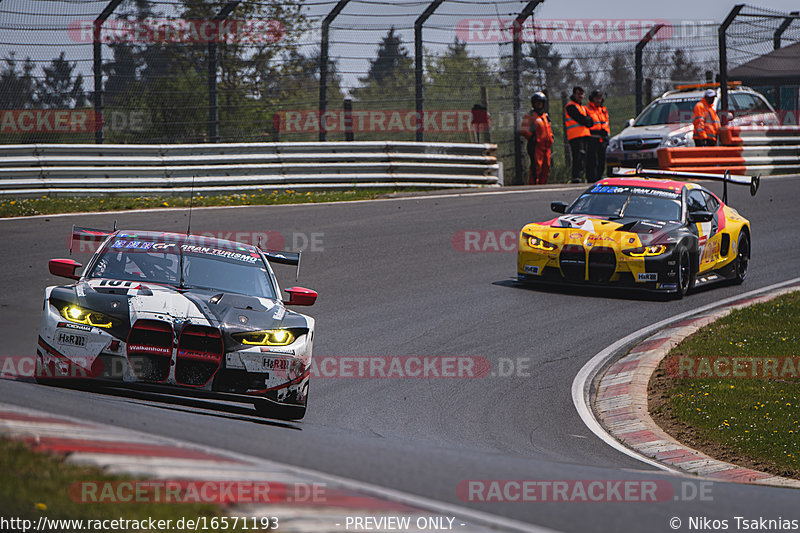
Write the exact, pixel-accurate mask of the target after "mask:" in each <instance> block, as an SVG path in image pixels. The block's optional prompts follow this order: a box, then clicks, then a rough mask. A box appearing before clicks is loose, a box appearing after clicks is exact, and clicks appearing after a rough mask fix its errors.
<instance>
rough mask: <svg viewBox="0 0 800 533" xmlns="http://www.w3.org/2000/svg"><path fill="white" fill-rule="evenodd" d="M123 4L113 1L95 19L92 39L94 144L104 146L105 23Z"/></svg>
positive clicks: (119, 1) (116, 0) (120, 1)
mask: <svg viewBox="0 0 800 533" xmlns="http://www.w3.org/2000/svg"><path fill="white" fill-rule="evenodd" d="M121 3H122V0H111V2H109V3H108V5H107V6H106V7H105V9H103V11H102V12H101V13H100V15H99V16H98V17H97V18H96V19H94V32H93V39H92V59H93V62H94V128H95V129H94V142H95V143H97V144H103V140H104V138H103V36H102V29H103V23H104V22H105V21H106V20H107V19H108V17H110V16H111V13H113V12H114V10H115V9H116V8H117V6H118V5H120V4H121Z"/></svg>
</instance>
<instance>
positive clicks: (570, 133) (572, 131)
mask: <svg viewBox="0 0 800 533" xmlns="http://www.w3.org/2000/svg"><path fill="white" fill-rule="evenodd" d="M571 105H574V106H575V107H577V108H578V111H579V112H580V113H581V114H582V115H586V116H589V113H588V111H587V109H586V107H585V106H583V105H581V104H579V103H577V102H576V101H575V100H570V101H569V102H568V103H567V106H566V107H565V108H564V127H565V128H566V129H567V139H568V140H570V141H571V140H572V139H577V138H579V137H589V136H590V135H591V132H589V128H587V127H586V126H584V125H583V124H579V123H578V122H577V121H575V120H573V118H572V117H570V116H569V114H568V113H567V109H569V106H571Z"/></svg>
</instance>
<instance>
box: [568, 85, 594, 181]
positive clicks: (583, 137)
mask: <svg viewBox="0 0 800 533" xmlns="http://www.w3.org/2000/svg"><path fill="white" fill-rule="evenodd" d="M584 94H586V91H584V90H583V87H574V88H573V89H572V97H571V98H570V100H569V102H568V103H567V106H566V107H565V108H564V127H565V128H566V130H567V140H568V141H569V150H570V152H571V154H572V183H581V182H582V181H583V175H584V172H585V171H586V155H587V150H588V143H589V140H590V138H591V136H592V134H591V132H590V131H589V128H591V127H592V126H593V125H594V120H592V117H590V116H589V111H588V110H587V109H586V107H584V105H583V103H582V102H583V96H584Z"/></svg>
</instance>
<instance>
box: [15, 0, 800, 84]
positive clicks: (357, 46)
mask: <svg viewBox="0 0 800 533" xmlns="http://www.w3.org/2000/svg"><path fill="white" fill-rule="evenodd" d="M161 1H163V0H161ZM429 1H430V0H393V1H392V0H351V2H350V3H349V4H348V5H347V6H346V7H345V9H344V10H343V12H342V14H341V15H340V16H339V17H338V18H337V20H336V21H335V22H334V25H333V29H332V31H331V47H330V55H331V58H333V59H337V60H338V62H339V68H340V71H341V72H342V76H343V78H344V85H345V86H350V87H352V86H355V85H357V84H358V78H360V77H363V75H364V73H365V72H366V70H367V68H368V66H369V60H370V59H372V58H374V57H375V52H376V49H377V45H378V43H379V42H380V40H381V38H382V37H383V36H384V35H385V34H386V31H387V30H388V28H389V27H390V26H393V25H394V26H396V27H397V31H398V33H399V34H400V36H401V37H402V39H403V40H404V42H405V43H406V47H407V49H408V51H409V53H411V54H412V55H413V24H414V20H415V18H416V17H417V16H418V15H419V14H420V13H422V11H423V10H424V9H425V7H427V5H428V4H429ZM526 3H527V2H525V1H518V0H496V1H493V2H489V1H481V0H445V1H444V3H443V4H442V5H441V6H440V7H439V8H438V9H437V12H436V13H435V14H434V15H433V16H432V17H431V18H430V20H429V21H428V23H427V24H426V29H425V31H424V39H425V41H426V49H427V50H428V51H430V52H433V53H437V52H441V51H443V50H444V49H445V48H446V47H447V45H448V44H449V43H452V42H453V39H454V38H455V37H456V36H459V37H461V38H464V36H465V35H466V34H465V33H463V32H461V33H459V28H462V29H463V28H465V27H468V25H469V24H470V21H473V22H474V21H475V20H477V21H478V23H486V21H491V20H495V21H496V20H497V19H506V20H507V19H510V18H512V17H513V16H514V14H516V13H518V12H519V11H520V10H521V9H522V7H523V6H524V5H525V4H526ZM305 4H306V6H307V7H308V13H309V15H310V16H311V17H312V20H314V31H312V32H310V33H309V34H308V35H306V36H305V38H304V39H303V41H304V46H303V47H302V51H303V52H304V53H306V54H311V53H313V52H315V51H316V50H317V49H318V47H319V36H320V32H319V26H320V21H321V18H322V17H324V15H325V14H326V13H327V12H328V10H330V9H331V8H332V4H333V2H332V0H308V1H307V2H305ZM734 4H735V2H734V1H713V0H712V1H708V0H707V1H706V2H696V1H694V0H667V1H657V2H654V1H635V2H634V1H630V0H569V1H564V0H545V1H544V2H543V3H542V4H541V5H539V6H538V7H537V8H536V10H535V12H534V17H535V19H536V20H537V21H548V20H549V21H553V20H571V21H572V22H571V23H574V22H575V21H576V20H581V21H583V22H582V24H585V25H588V24H590V23H591V22H592V21H595V22H596V21H605V22H608V21H609V20H610V21H611V23H613V21H615V20H619V19H625V20H627V21H631V23H632V24H639V23H641V25H640V28H639V30H640V31H643V29H642V28H644V25H646V24H648V23H649V22H648V21H653V20H656V21H658V20H661V19H667V20H669V21H671V22H672V23H673V24H675V23H679V24H680V23H685V24H691V23H698V21H708V22H711V21H713V22H715V23H719V22H720V21H722V20H723V19H724V18H725V16H726V15H727V14H728V12H729V11H730V10H731V8H732V7H733V6H734ZM752 5H753V6H758V7H761V8H765V9H769V10H774V11H780V12H784V13H785V12H789V11H791V10H796V9H800V3H798V1H797V0H760V1H754V2H753V3H752ZM103 6H104V0H103V1H97V2H94V3H86V2H83V3H81V2H79V1H75V2H55V3H54V2H44V1H42V0H0V57H6V56H7V55H8V53H9V51H11V50H16V51H17V57H18V58H19V57H22V58H24V57H25V56H26V55H33V56H34V57H35V58H37V56H38V59H39V60H40V61H48V60H49V59H51V58H53V57H56V56H57V55H58V53H59V52H60V51H62V50H63V51H64V52H65V53H66V57H67V58H68V59H70V60H73V61H77V62H78V69H79V71H81V72H84V73H86V74H87V75H89V76H91V44H90V43H88V44H78V43H75V42H71V41H70V39H69V38H68V37H67V32H66V31H65V30H63V29H62V30H59V29H56V30H55V31H53V29H52V26H51V28H50V30H49V31H48V29H47V26H48V24H51V25H52V20H54V19H52V20H51V19H48V18H45V17H42V16H41V15H37V13H42V12H45V10H50V12H52V10H53V9H57V10H59V11H60V12H61V13H65V10H67V9H74V10H75V15H74V16H72V18H75V19H91V18H93V17H94V16H96V13H94V12H93V11H92V10H94V11H96V12H99V10H100V9H102V7H103ZM81 10H82V11H81ZM19 12H27V13H29V15H26V14H15V13H19ZM59 20H69V18H67V17H62V18H61V19H59ZM481 21H483V22H481ZM62 24H63V22H62ZM32 27H39V28H40V31H34V30H32V29H30V28H32ZM793 29H795V30H796V31H798V30H800V21H798V22H795V23H794V26H793ZM706 31H707V32H708V33H709V35H708V36H707V38H706V40H705V42H706V44H705V45H700V44H698V43H699V41H698V40H696V39H694V40H693V39H687V40H686V42H685V45H687V46H689V47H691V46H696V47H698V50H700V51H701V52H699V53H702V49H703V46H705V50H706V53H708V54H710V53H712V52H711V48H712V47H713V46H714V38H713V35H712V34H713V33H714V28H713V26H711V25H709V26H707V27H706ZM637 35H638V34H636V32H634V37H635V38H633V39H628V41H627V42H624V43H621V44H620V43H618V45H619V46H623V47H625V49H626V50H627V49H628V48H630V50H631V51H632V50H633V47H634V45H635V42H636V41H637V40H638V38H639V37H638V36H637ZM673 42H676V41H675V40H673ZM584 44H589V46H584V50H588V53H590V52H591V49H592V45H591V43H584ZM681 44H683V43H681ZM42 45H46V46H42ZM673 46H675V45H673ZM509 48H510V47H508V46H506V49H505V51H504V50H503V49H502V48H501V47H499V46H498V44H497V42H496V40H494V41H492V40H491V39H489V40H488V41H487V42H469V43H468V50H469V51H470V53H472V54H475V55H482V56H485V57H489V58H491V57H497V56H498V55H501V54H507V53H508V49H509ZM766 51H768V50H764V52H766ZM764 52H761V53H764ZM109 55H110V54H109V52H108V49H107V48H106V52H105V56H106V57H109ZM87 81H89V80H87Z"/></svg>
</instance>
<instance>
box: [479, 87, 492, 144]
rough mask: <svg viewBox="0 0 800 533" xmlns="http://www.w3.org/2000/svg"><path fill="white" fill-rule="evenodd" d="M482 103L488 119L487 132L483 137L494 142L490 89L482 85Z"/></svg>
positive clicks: (488, 141)
mask: <svg viewBox="0 0 800 533" xmlns="http://www.w3.org/2000/svg"><path fill="white" fill-rule="evenodd" d="M481 105H482V106H483V108H484V109H486V119H487V120H488V122H487V123H486V134H485V135H484V136H483V138H484V141H485V142H487V143H490V142H492V133H491V131H490V130H491V129H492V128H491V126H492V119H491V117H490V116H489V90H488V89H487V88H486V87H481Z"/></svg>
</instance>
